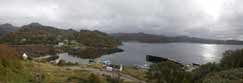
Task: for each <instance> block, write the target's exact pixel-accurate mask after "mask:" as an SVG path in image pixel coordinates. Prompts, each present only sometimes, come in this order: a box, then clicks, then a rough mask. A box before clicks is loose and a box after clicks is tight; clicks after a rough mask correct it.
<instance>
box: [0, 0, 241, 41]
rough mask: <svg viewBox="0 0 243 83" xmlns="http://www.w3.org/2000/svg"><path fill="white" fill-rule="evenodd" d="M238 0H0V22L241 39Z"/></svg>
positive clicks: (239, 0)
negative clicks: (36, 23)
mask: <svg viewBox="0 0 243 83" xmlns="http://www.w3.org/2000/svg"><path fill="white" fill-rule="evenodd" d="M242 4H243V1H242V0H0V24H4V23H11V24H14V25H16V26H22V25H26V24H29V23H31V22H38V23H41V24H43V25H49V26H55V27H58V28H62V29H69V28H73V29H76V30H79V29H91V30H101V31H104V32H108V33H117V32H128V33H132V32H145V33H151V34H163V35H169V36H176V35H187V36H193V37H202V38H213V39H238V40H243V5H242Z"/></svg>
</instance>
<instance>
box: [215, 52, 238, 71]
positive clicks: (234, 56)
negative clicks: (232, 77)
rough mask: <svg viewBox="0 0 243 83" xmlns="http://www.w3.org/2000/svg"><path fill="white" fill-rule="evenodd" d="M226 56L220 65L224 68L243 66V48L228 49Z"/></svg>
mask: <svg viewBox="0 0 243 83" xmlns="http://www.w3.org/2000/svg"><path fill="white" fill-rule="evenodd" d="M223 55H224V57H223V58H222V59H221V61H220V65H221V66H222V67H223V68H224V69H232V68H239V67H243V49H239V50H235V51H232V50H229V51H226V52H225V53H224V54H223Z"/></svg>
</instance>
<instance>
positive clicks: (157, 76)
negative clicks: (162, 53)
mask: <svg viewBox="0 0 243 83" xmlns="http://www.w3.org/2000/svg"><path fill="white" fill-rule="evenodd" d="M146 77H147V78H148V80H149V81H150V82H149V83H189V82H190V78H191V75H190V74H189V73H187V72H186V71H184V70H183V69H182V67H181V66H180V65H178V64H175V63H173V62H170V61H166V62H161V63H157V64H153V65H151V67H150V69H149V71H148V73H147V76H146Z"/></svg>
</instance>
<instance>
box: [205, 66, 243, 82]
mask: <svg viewBox="0 0 243 83" xmlns="http://www.w3.org/2000/svg"><path fill="white" fill-rule="evenodd" d="M242 82H243V68H238V69H231V70H225V71H220V72H216V73H210V74H208V75H207V76H206V78H205V79H204V83H242Z"/></svg>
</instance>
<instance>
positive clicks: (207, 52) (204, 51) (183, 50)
mask: <svg viewBox="0 0 243 83" xmlns="http://www.w3.org/2000/svg"><path fill="white" fill-rule="evenodd" d="M120 48H122V49H124V52H121V53H114V54H110V55H105V56H102V57H101V59H108V60H111V62H112V63H113V64H124V65H144V64H145V63H146V59H145V58H146V55H154V56H160V57H164V58H169V59H173V60H176V61H178V62H180V63H183V64H190V63H198V64H205V63H208V62H218V61H219V60H220V58H221V57H222V53H223V52H225V51H226V50H235V49H240V48H243V45H216V44H195V43H167V44H147V43H138V42H125V43H123V46H120ZM61 58H62V59H65V60H68V61H70V62H78V63H81V64H83V63H88V60H87V59H79V58H77V57H72V56H68V54H61Z"/></svg>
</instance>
